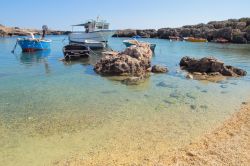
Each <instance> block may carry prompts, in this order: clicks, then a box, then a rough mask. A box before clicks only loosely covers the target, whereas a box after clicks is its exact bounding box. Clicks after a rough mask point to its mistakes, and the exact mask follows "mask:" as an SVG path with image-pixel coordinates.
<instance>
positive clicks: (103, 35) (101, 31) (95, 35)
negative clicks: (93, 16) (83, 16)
mask: <svg viewBox="0 0 250 166" xmlns="http://www.w3.org/2000/svg"><path fill="white" fill-rule="evenodd" d="M74 27H84V28H85V31H74ZM114 33H115V31H112V30H109V23H107V22H106V21H104V20H101V21H99V18H97V20H88V21H87V22H86V23H84V24H77V25H72V32H71V33H70V34H69V36H68V37H69V42H70V43H83V44H84V43H85V41H86V40H91V41H96V42H103V43H107V42H108V39H109V37H111V36H112V35H113V34H114Z"/></svg>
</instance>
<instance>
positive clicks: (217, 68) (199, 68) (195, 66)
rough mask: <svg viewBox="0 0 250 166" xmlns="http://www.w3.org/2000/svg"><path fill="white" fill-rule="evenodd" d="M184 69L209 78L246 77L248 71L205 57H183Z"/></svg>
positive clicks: (181, 64) (182, 64)
mask: <svg viewBox="0 0 250 166" xmlns="http://www.w3.org/2000/svg"><path fill="white" fill-rule="evenodd" d="M180 66H181V68H182V69H184V70H187V71H188V72H190V73H192V74H194V75H209V76H219V75H221V76H234V77H236V76H245V75H246V74H247V72H246V71H244V70H242V69H239V68H236V67H233V66H228V65H225V64H224V63H223V62H220V61H218V60H217V59H215V58H213V57H205V58H201V59H195V58H190V57H183V58H182V59H181V61H180Z"/></svg>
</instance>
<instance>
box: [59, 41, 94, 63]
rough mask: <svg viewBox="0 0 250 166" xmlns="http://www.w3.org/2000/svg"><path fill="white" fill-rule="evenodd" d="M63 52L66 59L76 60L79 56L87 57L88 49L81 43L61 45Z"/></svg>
mask: <svg viewBox="0 0 250 166" xmlns="http://www.w3.org/2000/svg"><path fill="white" fill-rule="evenodd" d="M63 54H64V59H65V60H66V61H69V60H78V59H81V58H88V57H89V54H90V49H89V47H87V46H85V45H82V44H69V45H66V46H64V47H63Z"/></svg>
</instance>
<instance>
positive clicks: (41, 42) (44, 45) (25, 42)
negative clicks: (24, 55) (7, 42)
mask: <svg viewBox="0 0 250 166" xmlns="http://www.w3.org/2000/svg"><path fill="white" fill-rule="evenodd" d="M47 30H48V27H47V26H46V25H44V26H43V34H42V37H41V38H35V37H34V34H33V33H32V32H26V33H27V34H29V35H30V37H28V38H27V37H26V38H18V39H17V42H16V45H15V47H14V49H13V50H12V52H14V51H15V49H16V46H17V44H18V45H19V46H20V47H21V48H22V51H23V52H34V51H41V50H49V49H50V43H51V40H48V39H45V34H46V31H47Z"/></svg>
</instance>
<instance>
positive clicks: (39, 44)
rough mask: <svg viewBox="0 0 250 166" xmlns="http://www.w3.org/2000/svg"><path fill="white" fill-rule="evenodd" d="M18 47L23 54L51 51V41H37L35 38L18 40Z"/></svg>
mask: <svg viewBox="0 0 250 166" xmlns="http://www.w3.org/2000/svg"><path fill="white" fill-rule="evenodd" d="M17 43H18V45H19V46H20V47H21V48H22V51H23V52H35V51H41V50H49V49H50V43H51V40H46V39H35V38H18V39H17Z"/></svg>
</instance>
